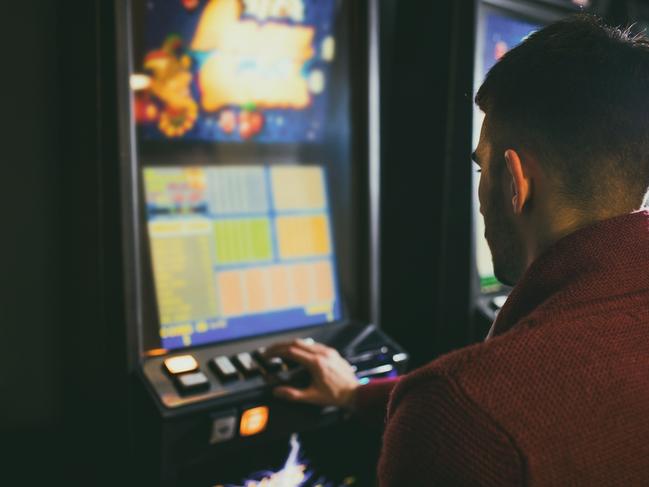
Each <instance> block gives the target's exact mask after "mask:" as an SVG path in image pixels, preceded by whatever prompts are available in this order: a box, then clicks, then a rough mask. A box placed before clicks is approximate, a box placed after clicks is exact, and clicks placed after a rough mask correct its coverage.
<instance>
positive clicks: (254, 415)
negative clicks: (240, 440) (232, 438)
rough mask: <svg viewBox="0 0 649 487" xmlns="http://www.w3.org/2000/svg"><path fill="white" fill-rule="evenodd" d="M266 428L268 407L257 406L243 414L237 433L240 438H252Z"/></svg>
mask: <svg viewBox="0 0 649 487" xmlns="http://www.w3.org/2000/svg"><path fill="white" fill-rule="evenodd" d="M266 426H268V406H259V407H256V408H252V409H248V410H246V411H244V412H243V414H242V415H241V425H240V427H239V432H240V433H241V436H252V435H256V434H258V433H261V432H262V431H264V430H265V429H266Z"/></svg>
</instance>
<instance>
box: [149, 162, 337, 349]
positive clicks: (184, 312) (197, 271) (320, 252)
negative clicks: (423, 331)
mask: <svg viewBox="0 0 649 487" xmlns="http://www.w3.org/2000/svg"><path fill="white" fill-rule="evenodd" d="M144 182H145V190H146V196H147V209H148V212H149V223H148V228H149V236H150V241H151V251H152V263H153V270H154V279H155V285H156V296H157V299H158V310H159V317H160V324H161V330H160V332H161V337H162V339H163V342H164V341H167V343H171V342H170V340H172V339H174V338H182V343H183V344H184V345H189V344H191V343H194V339H195V338H197V337H198V335H202V334H205V337H207V335H208V334H209V335H210V337H212V336H214V337H216V336H217V335H220V334H221V335H223V336H227V337H228V338H232V332H228V331H226V330H225V328H227V327H228V326H229V325H228V323H229V322H230V319H231V318H233V319H235V320H234V321H232V323H234V322H236V326H237V329H239V327H241V336H246V333H252V332H253V330H255V333H258V332H259V331H261V328H264V327H266V326H270V327H271V329H273V330H275V329H277V327H278V326H281V327H286V328H291V327H296V326H304V325H306V324H311V323H316V322H324V321H331V320H333V319H337V318H338V313H339V311H338V310H339V308H338V307H337V306H336V303H337V300H338V298H337V292H336V284H335V271H334V262H335V259H334V252H333V245H332V238H331V235H330V221H329V218H330V216H329V210H328V208H327V196H326V189H325V188H326V185H325V173H324V169H323V168H322V167H320V166H307V165H279V166H216V167H202V168H195V167H194V168H182V167H150V168H146V169H145V170H144ZM296 310H297V311H299V312H298V313H295V311H296ZM302 312H303V313H302ZM268 313H273V315H272V318H271V317H270V316H268V317H263V319H262V317H261V316H260V315H264V314H268ZM255 316H259V318H260V321H255V320H256V318H255ZM318 319H320V320H322V321H316V320H318ZM269 320H270V321H269ZM279 321H281V322H282V323H281V325H280V323H279ZM271 322H272V323H271ZM276 322H277V323H276ZM233 326H234V325H233ZM246 328H247V331H246ZM221 330H223V331H221ZM236 333H237V334H238V333H239V331H237V332H236ZM200 339H201V340H203V338H200ZM214 339H216V338H214ZM210 340H212V338H210ZM174 343H175V342H174ZM175 346H178V345H173V346H172V348H173V347H175Z"/></svg>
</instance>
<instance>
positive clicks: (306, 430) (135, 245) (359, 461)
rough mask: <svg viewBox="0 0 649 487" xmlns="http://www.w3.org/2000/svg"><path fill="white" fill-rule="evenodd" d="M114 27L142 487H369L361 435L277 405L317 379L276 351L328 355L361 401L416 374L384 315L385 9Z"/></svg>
mask: <svg viewBox="0 0 649 487" xmlns="http://www.w3.org/2000/svg"><path fill="white" fill-rule="evenodd" d="M116 16H117V39H118V41H117V51H118V52H117V54H118V56H117V62H118V81H119V83H118V84H119V108H120V119H119V122H120V134H119V135H120V151H121V193H122V198H121V201H122V205H123V208H122V222H123V233H124V241H123V249H122V250H123V254H124V259H125V261H124V262H125V266H124V267H125V269H126V272H125V283H124V285H125V289H126V296H125V299H126V305H127V335H128V351H127V352H128V360H129V369H130V370H131V371H132V377H133V381H132V397H133V399H132V413H131V430H132V436H133V448H134V452H135V457H136V458H137V459H138V463H139V464H141V475H142V482H143V483H150V484H151V485H183V486H185V485H295V486H298V485H305V486H306V485H368V484H370V483H371V482H372V480H371V477H372V475H373V472H374V468H375V462H376V458H375V457H374V458H373V459H370V456H371V455H369V453H368V452H369V451H370V447H368V446H367V445H366V444H363V443H362V442H363V435H362V434H358V432H357V430H355V429H354V428H356V427H357V426H356V425H355V423H353V421H352V420H350V419H349V418H348V417H347V415H346V414H345V413H344V412H343V411H341V410H338V409H336V408H324V409H323V408H317V407H312V406H308V405H299V404H290V403H287V402H282V401H279V400H276V399H274V398H273V396H272V388H273V387H274V386H276V385H278V384H286V383H288V384H294V385H297V386H300V385H305V384H307V383H308V381H309V377H308V374H306V373H305V371H304V370H302V369H301V367H299V366H298V365H297V364H294V363H287V362H285V361H282V360H279V359H274V360H270V359H268V358H266V357H265V355H264V354H263V352H264V349H265V348H266V347H268V346H269V345H270V344H271V343H274V342H278V341H285V340H291V339H295V338H303V339H313V340H316V341H318V342H322V343H325V344H328V345H330V346H332V347H335V348H336V349H337V350H338V351H339V352H340V353H341V354H342V355H343V356H344V357H346V358H347V359H348V360H349V362H350V363H351V364H352V366H353V367H354V369H355V371H356V374H357V377H358V380H359V382H360V383H367V382H370V381H372V380H375V379H376V378H380V377H390V376H396V375H398V374H401V373H403V372H404V371H405V369H406V366H407V362H408V355H407V354H406V353H405V352H404V350H403V349H402V348H401V347H400V346H399V345H398V344H397V343H395V342H394V341H393V340H392V339H390V337H388V336H387V335H386V334H385V333H383V332H382V331H381V329H380V327H379V326H378V325H379V323H378V322H377V311H376V310H377V309H378V302H379V301H378V300H379V296H378V289H379V286H378V275H379V274H378V265H377V264H378V262H379V258H378V257H379V256H378V246H377V237H378V227H377V225H378V222H379V214H378V210H379V208H378V202H379V194H378V191H379V187H378V184H377V181H378V177H379V171H380V165H379V164H380V161H379V149H378V144H379V141H378V79H377V73H378V71H377V70H378V41H377V35H378V34H377V4H376V2H374V1H371V2H348V1H340V0H132V1H123V2H119V3H118V6H117V13H116ZM354 431H356V433H354ZM365 457H366V458H365ZM364 458H365V459H364Z"/></svg>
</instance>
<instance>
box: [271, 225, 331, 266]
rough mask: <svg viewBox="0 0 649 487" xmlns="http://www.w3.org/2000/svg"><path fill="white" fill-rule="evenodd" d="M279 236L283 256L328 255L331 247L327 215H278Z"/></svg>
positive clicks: (280, 251)
mask: <svg viewBox="0 0 649 487" xmlns="http://www.w3.org/2000/svg"><path fill="white" fill-rule="evenodd" d="M277 238H278V241H279V253H280V255H281V257H282V258H289V259H290V258H296V257H308V256H314V255H327V254H329V252H330V249H331V245H330V241H329V225H328V220H327V217H326V216H325V215H312V216H281V217H278V218H277Z"/></svg>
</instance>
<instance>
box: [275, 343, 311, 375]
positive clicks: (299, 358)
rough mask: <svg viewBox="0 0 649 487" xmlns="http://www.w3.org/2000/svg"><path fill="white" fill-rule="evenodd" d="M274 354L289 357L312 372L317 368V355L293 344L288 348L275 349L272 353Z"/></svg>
mask: <svg viewBox="0 0 649 487" xmlns="http://www.w3.org/2000/svg"><path fill="white" fill-rule="evenodd" d="M274 355H275V356H277V357H281V358H284V359H289V360H292V361H294V362H297V363H298V364H300V365H304V366H305V367H306V368H307V369H309V371H311V372H314V371H315V370H316V369H317V364H318V355H316V354H315V353H313V352H308V351H306V350H303V349H301V348H298V347H295V346H293V345H291V346H289V347H288V348H281V349H277V350H276V351H275V353H274Z"/></svg>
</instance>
